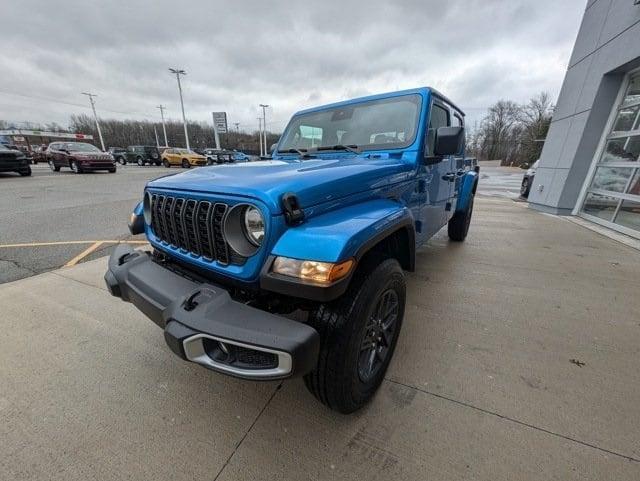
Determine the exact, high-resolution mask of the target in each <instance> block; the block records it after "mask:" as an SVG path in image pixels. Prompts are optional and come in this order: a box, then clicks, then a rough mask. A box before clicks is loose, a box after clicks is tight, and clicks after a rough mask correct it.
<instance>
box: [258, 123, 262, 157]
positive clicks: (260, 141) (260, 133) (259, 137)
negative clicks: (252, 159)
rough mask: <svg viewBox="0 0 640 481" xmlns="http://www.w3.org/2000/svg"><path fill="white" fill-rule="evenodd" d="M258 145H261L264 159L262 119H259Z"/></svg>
mask: <svg viewBox="0 0 640 481" xmlns="http://www.w3.org/2000/svg"><path fill="white" fill-rule="evenodd" d="M258 143H259V144H260V157H262V117H258Z"/></svg>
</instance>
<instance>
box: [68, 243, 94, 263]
mask: <svg viewBox="0 0 640 481" xmlns="http://www.w3.org/2000/svg"><path fill="white" fill-rule="evenodd" d="M102 244H103V243H102V242H95V243H93V244H91V245H90V246H89V247H87V248H86V249H85V250H83V251H82V252H81V253H80V254H78V255H77V256H75V257H74V258H73V259H71V260H70V261H69V262H67V263H66V264H65V265H64V266H65V267H71V266H75V265H76V264H77V263H78V262H80V261H81V260H82V259H84V258H85V257H87V256H88V255H89V254H91V253H92V252H93V251H95V250H96V249H97V248H98V247H100V246H101V245H102Z"/></svg>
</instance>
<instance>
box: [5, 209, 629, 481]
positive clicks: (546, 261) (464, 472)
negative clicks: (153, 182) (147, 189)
mask: <svg viewBox="0 0 640 481" xmlns="http://www.w3.org/2000/svg"><path fill="white" fill-rule="evenodd" d="M474 215H475V217H474V220H473V223H472V226H471V232H470V235H469V238H468V240H467V242H465V243H464V244H453V243H449V242H448V241H447V240H446V235H445V234H444V233H441V234H440V235H438V236H437V237H436V238H435V239H433V240H432V241H431V242H430V243H429V245H428V246H427V247H426V248H424V249H422V250H421V252H420V253H419V256H418V271H417V272H416V273H415V274H411V275H409V276H408V277H409V279H408V306H407V313H406V317H405V323H404V326H403V331H402V333H401V336H400V340H399V344H398V348H397V351H396V357H395V359H394V361H393V362H392V365H391V368H390V370H389V372H388V374H387V380H386V381H385V382H384V383H383V385H382V388H381V390H380V392H379V394H378V395H377V396H376V398H375V399H374V401H373V402H372V403H371V405H370V406H368V407H367V408H365V409H364V410H362V411H361V412H359V413H357V414H355V415H352V416H342V415H338V414H335V413H333V412H331V411H328V410H327V409H326V408H324V407H323V406H321V405H320V404H318V403H317V402H315V400H314V399H313V397H312V396H311V395H310V394H308V393H307V392H306V390H305V388H304V385H303V383H302V381H301V380H290V381H285V382H283V383H249V382H244V381H239V380H234V379H230V378H227V377H224V376H221V375H217V374H215V373H211V372H209V371H206V370H204V369H202V368H200V367H198V366H195V365H191V364H188V363H185V362H183V361H181V360H180V359H178V358H177V357H175V356H174V355H173V354H172V353H171V352H170V351H169V350H168V348H166V346H165V344H164V340H163V337H162V332H161V331H160V330H159V329H158V328H157V327H156V326H155V325H153V324H152V323H151V321H149V320H147V319H146V318H145V317H144V316H143V315H141V314H140V313H139V312H138V311H137V310H136V309H135V308H133V307H132V306H130V305H128V304H125V303H122V302H121V301H119V300H117V299H115V298H112V297H110V296H109V295H108V293H107V292H106V290H105V288H104V285H103V282H102V275H103V273H104V270H105V264H106V260H105V259H98V260H95V261H91V262H87V263H84V264H80V265H78V266H76V267H73V268H67V269H61V270H57V271H52V272H49V273H46V274H42V275H39V276H35V277H31V278H29V279H23V280H20V281H16V282H12V283H7V284H4V285H1V286H0V305H2V306H3V309H2V321H1V324H0V325H1V326H2V330H3V333H2V335H1V336H0V479H3V480H4V479H11V480H18V479H29V480H41V479H64V480H86V479H101V480H111V479H175V480H181V479H185V480H186V479H189V480H191V479H212V480H214V479H217V480H237V479H256V480H274V479H287V480H288V479H291V480H299V479H327V480H328V479H336V480H351V479H354V480H355V479H380V480H382V479H384V480H387V479H394V480H395V479H398V480H399V479H403V480H404V479H408V480H424V479H430V480H440V479H442V480H454V479H455V480H458V479H487V480H492V481H495V480H510V481H511V480H529V479H540V480H545V481H548V480H553V479H558V480H574V479H575V480H603V479H615V480H617V481H620V480H638V479H640V435H639V434H638V433H640V370H638V354H639V353H640V317H639V316H638V312H640V298H639V297H638V295H637V288H638V272H640V255H639V253H638V251H635V250H633V249H631V248H629V247H627V246H624V245H621V244H619V243H616V242H615V241H613V240H611V239H608V238H605V237H602V236H600V235H598V234H597V233H594V232H592V231H590V230H587V229H585V228H583V227H581V226H578V225H576V224H574V223H572V222H568V221H566V220H563V219H560V218H555V217H551V216H546V215H543V214H540V213H537V212H534V211H532V210H529V209H526V207H525V206H524V205H523V204H516V203H514V202H512V201H510V200H505V199H499V198H482V197H480V198H478V199H477V204H476V211H475V214H474ZM582 363H584V364H582Z"/></svg>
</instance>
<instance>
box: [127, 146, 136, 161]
mask: <svg viewBox="0 0 640 481" xmlns="http://www.w3.org/2000/svg"><path fill="white" fill-rule="evenodd" d="M125 159H126V161H127V162H135V160H136V153H135V148H134V147H127V153H126V154H125Z"/></svg>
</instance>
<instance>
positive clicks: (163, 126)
mask: <svg viewBox="0 0 640 481" xmlns="http://www.w3.org/2000/svg"><path fill="white" fill-rule="evenodd" d="M157 108H159V109H160V117H162V131H163V132H164V146H165V147H169V144H168V143H167V127H166V126H165V125H164V110H165V109H166V107H165V106H164V105H158V107H157Z"/></svg>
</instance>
